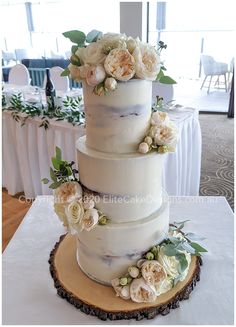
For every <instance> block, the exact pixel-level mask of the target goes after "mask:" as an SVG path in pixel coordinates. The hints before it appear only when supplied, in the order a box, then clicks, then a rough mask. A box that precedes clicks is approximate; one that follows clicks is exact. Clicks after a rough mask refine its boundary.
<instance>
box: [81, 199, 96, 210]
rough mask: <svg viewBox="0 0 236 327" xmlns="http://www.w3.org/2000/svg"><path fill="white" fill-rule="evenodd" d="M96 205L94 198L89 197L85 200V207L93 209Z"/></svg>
mask: <svg viewBox="0 0 236 327" xmlns="http://www.w3.org/2000/svg"><path fill="white" fill-rule="evenodd" d="M94 207H95V202H94V201H93V200H92V199H88V200H86V201H84V209H85V210H88V209H93V208H94Z"/></svg>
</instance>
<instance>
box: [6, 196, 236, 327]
mask: <svg viewBox="0 0 236 327" xmlns="http://www.w3.org/2000/svg"><path fill="white" fill-rule="evenodd" d="M170 203H171V206H170V220H171V222H173V221H182V220H184V219H190V220H191V221H190V222H189V223H188V224H187V225H186V228H185V230H186V231H192V232H193V231H194V232H196V233H197V234H199V235H202V236H205V237H206V238H207V239H206V240H204V241H202V244H203V245H204V246H205V247H206V248H207V249H208V253H207V254H204V258H203V260H204V265H203V266H202V269H201V281H200V282H199V283H197V286H196V288H195V290H194V291H193V293H191V296H190V299H189V300H187V301H182V302H181V303H180V308H178V309H175V310H171V312H170V314H168V315H167V316H165V317H163V316H158V317H156V318H155V319H154V320H142V321H141V322H136V321H134V320H130V321H125V320H122V321H113V322H112V325H121V324H122V325H123V324H135V325H137V324H158V325H162V324H163V325H165V324H166V325H179V324H181V325H185V324H186V325H187V324H191V325H195V324H204V325H211V324H214V325H221V324H233V313H234V297H233V293H234V284H233V278H234V273H233V271H234V253H233V251H234V244H233V231H234V228H233V213H232V211H231V209H230V207H229V205H228V203H227V201H226V200H225V198H223V197H170ZM63 233H64V229H63V227H62V226H61V224H60V222H59V220H58V218H57V217H56V215H55V213H54V211H53V207H52V196H39V197H38V198H37V199H36V201H35V202H34V204H33V206H32V207H31V209H30V210H29V212H28V214H27V215H26V217H25V218H24V220H23V223H22V224H21V225H20V227H19V228H18V230H17V231H16V233H15V235H14V237H13V239H12V240H11V242H10V243H9V244H8V246H7V248H6V250H5V252H4V253H3V266H2V269H3V274H2V287H3V293H2V296H3V297H2V301H3V309H2V310H3V311H2V313H3V324H22V325H28V324H31V325H43V324H48V325H51V324H56V325H63V324H65V325H69V324H90V325H92V324H95V325H101V324H103V325H104V324H111V322H110V321H107V322H103V321H101V320H98V319H97V318H95V317H92V316H87V315H85V314H83V313H82V312H80V311H79V310H77V309H75V307H74V306H72V305H70V304H69V303H67V302H66V301H65V300H63V299H61V298H60V297H59V296H57V294H56V289H55V288H54V286H53V280H52V278H51V276H50V273H49V264H48V262H47V261H48V258H49V253H50V251H51V250H52V248H53V247H54V245H55V243H56V241H58V238H59V236H60V235H61V234H63Z"/></svg>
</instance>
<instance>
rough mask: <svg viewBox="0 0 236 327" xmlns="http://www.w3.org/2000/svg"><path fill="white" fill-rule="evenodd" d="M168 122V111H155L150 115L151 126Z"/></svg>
mask: <svg viewBox="0 0 236 327" xmlns="http://www.w3.org/2000/svg"><path fill="white" fill-rule="evenodd" d="M169 122H170V118H169V115H168V113H166V112H162V111H156V112H154V113H153V114H152V116H151V125H153V126H162V125H165V126H167V125H168V124H169Z"/></svg>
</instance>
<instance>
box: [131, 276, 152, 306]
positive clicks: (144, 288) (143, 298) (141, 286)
mask: <svg viewBox="0 0 236 327" xmlns="http://www.w3.org/2000/svg"><path fill="white" fill-rule="evenodd" d="M130 297H131V300H133V301H134V302H137V303H142V302H154V301H155V300H156V290H155V287H154V286H152V285H148V284H147V283H146V282H145V280H144V279H143V278H142V277H141V278H136V279H134V280H133V281H132V283H131V285H130Z"/></svg>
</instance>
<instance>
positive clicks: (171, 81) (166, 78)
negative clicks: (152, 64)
mask: <svg viewBox="0 0 236 327" xmlns="http://www.w3.org/2000/svg"><path fill="white" fill-rule="evenodd" d="M159 82H160V83H162V84H177V82H176V81H175V80H174V79H173V78H171V77H170V76H167V75H165V76H161V77H160V79H159Z"/></svg>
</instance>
